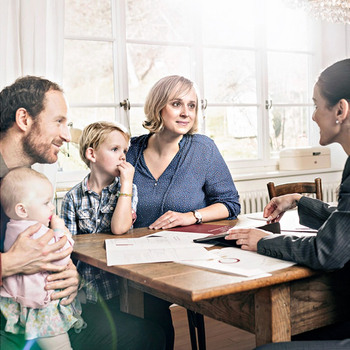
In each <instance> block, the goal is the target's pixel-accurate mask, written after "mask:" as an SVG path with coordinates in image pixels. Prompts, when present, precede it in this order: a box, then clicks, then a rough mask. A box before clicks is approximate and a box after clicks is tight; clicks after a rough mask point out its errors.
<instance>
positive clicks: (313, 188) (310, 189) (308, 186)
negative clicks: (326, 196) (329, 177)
mask: <svg viewBox="0 0 350 350" xmlns="http://www.w3.org/2000/svg"><path fill="white" fill-rule="evenodd" d="M267 189H268V191H269V197H270V200H271V199H272V198H273V197H278V196H282V195H284V194H291V193H300V194H302V193H315V194H316V198H317V199H319V200H322V198H323V196H322V183H321V179H320V178H319V177H318V178H316V179H315V182H289V183H284V184H280V185H277V186H275V184H274V183H273V182H269V183H268V184H267Z"/></svg>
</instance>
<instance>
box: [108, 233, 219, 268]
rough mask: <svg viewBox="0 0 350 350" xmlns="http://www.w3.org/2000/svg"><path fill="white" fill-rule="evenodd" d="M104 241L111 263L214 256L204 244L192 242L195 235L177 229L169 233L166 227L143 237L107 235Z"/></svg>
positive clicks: (109, 264) (136, 262) (109, 263)
mask: <svg viewBox="0 0 350 350" xmlns="http://www.w3.org/2000/svg"><path fill="white" fill-rule="evenodd" d="M201 236H205V235H201ZM196 237H198V235H197V234H196ZM105 245H106V255H107V265H108V266H113V265H128V264H142V263H154V262H166V261H174V260H184V259H185V260H188V259H193V257H196V259H203V260H206V259H211V257H212V253H211V252H209V251H207V250H206V249H205V247H204V246H202V245H200V246H199V245H198V244H195V243H193V237H191V236H189V235H188V234H184V233H176V232H170V234H169V235H168V234H166V231H163V232H161V233H157V234H152V235H148V236H145V237H141V238H115V239H106V240H105Z"/></svg>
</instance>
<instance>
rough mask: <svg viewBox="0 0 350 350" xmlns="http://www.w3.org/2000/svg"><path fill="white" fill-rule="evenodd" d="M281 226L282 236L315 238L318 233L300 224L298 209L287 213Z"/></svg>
mask: <svg viewBox="0 0 350 350" xmlns="http://www.w3.org/2000/svg"><path fill="white" fill-rule="evenodd" d="M280 224H281V233H282V234H292V235H296V236H314V235H315V234H316V233H317V230H314V229H311V228H309V227H307V226H304V225H300V224H299V216H298V211H297V210H296V209H293V210H288V211H287V212H285V213H284V215H283V216H282V218H281V220H280Z"/></svg>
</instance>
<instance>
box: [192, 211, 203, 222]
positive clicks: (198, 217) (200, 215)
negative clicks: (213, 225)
mask: <svg viewBox="0 0 350 350" xmlns="http://www.w3.org/2000/svg"><path fill="white" fill-rule="evenodd" d="M193 214H194V216H195V218H196V219H197V223H200V222H202V214H201V213H200V212H199V211H197V210H194V211H193Z"/></svg>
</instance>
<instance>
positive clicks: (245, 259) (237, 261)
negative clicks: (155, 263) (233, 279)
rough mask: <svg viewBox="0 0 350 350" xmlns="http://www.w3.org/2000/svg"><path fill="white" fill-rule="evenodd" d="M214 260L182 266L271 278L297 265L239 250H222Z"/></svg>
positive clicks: (189, 261)
mask: <svg viewBox="0 0 350 350" xmlns="http://www.w3.org/2000/svg"><path fill="white" fill-rule="evenodd" d="M213 255H214V256H215V257H214V258H211V259H209V260H206V261H198V260H197V261H196V260H185V261H177V262H178V263H180V264H185V265H190V266H194V267H199V268H204V269H209V270H214V271H218V272H222V273H229V274H233V275H239V276H245V277H254V276H255V277H256V278H257V277H264V276H269V274H270V272H273V271H276V270H281V269H284V268H287V267H290V266H293V265H295V263H294V262H291V261H284V260H280V259H275V258H270V257H268V256H264V255H260V254H258V253H255V252H249V251H245V250H242V249H239V248H222V249H220V250H215V251H213Z"/></svg>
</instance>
